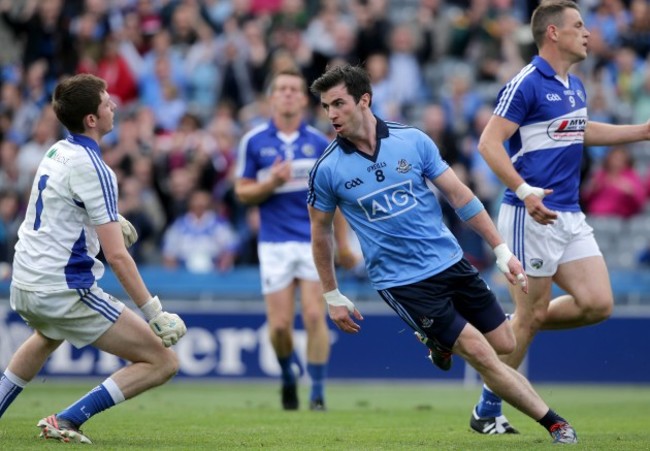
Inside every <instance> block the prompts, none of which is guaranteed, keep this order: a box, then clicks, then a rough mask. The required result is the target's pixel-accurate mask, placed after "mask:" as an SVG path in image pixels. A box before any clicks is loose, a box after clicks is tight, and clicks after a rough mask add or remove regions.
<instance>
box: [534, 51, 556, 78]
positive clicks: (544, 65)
mask: <svg viewBox="0 0 650 451" xmlns="http://www.w3.org/2000/svg"><path fill="white" fill-rule="evenodd" d="M531 64H532V65H533V66H535V67H536V68H537V70H538V71H540V72H541V73H542V75H544V76H545V77H548V78H553V77H555V75H557V74H556V73H555V70H553V68H552V67H551V65H550V64H549V63H548V61H546V60H545V59H544V58H542V57H541V56H539V55H536V56H535V57H534V58H533V61H532V62H531Z"/></svg>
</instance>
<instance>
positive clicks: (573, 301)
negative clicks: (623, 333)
mask: <svg viewBox="0 0 650 451" xmlns="http://www.w3.org/2000/svg"><path fill="white" fill-rule="evenodd" d="M553 280H554V281H555V283H557V284H558V286H559V287H560V288H562V289H563V290H564V291H566V292H567V293H569V294H567V295H563V296H559V297H558V298H556V299H553V301H551V304H550V305H549V309H548V314H547V316H546V321H545V322H544V324H543V326H542V328H543V329H551V330H555V329H571V328H575V327H582V326H588V325H591V324H596V323H599V322H601V321H604V320H606V319H607V318H609V316H610V315H611V313H612V309H613V305H614V295H613V294H612V288H611V283H610V280H609V273H608V271H607V266H606V265H605V260H604V259H603V257H602V256H591V257H587V258H581V259H579V260H573V261H569V262H566V263H562V264H560V265H559V267H558V270H557V272H556V274H555V277H554V278H553Z"/></svg>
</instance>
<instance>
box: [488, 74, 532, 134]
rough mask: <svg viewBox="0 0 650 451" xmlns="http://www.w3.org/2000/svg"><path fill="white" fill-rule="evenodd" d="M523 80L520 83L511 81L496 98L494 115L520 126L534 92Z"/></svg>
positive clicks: (529, 84)
mask: <svg viewBox="0 0 650 451" xmlns="http://www.w3.org/2000/svg"><path fill="white" fill-rule="evenodd" d="M527 81H528V80H527V79H524V81H523V82H521V83H515V80H512V81H511V82H510V83H508V84H506V85H505V86H504V87H503V88H502V89H501V91H500V92H499V95H498V97H497V99H498V100H497V106H496V107H495V108H494V115H495V116H501V117H503V118H505V119H508V120H509V121H511V122H514V123H515V124H521V123H522V122H523V121H524V119H525V117H526V114H527V112H528V104H529V103H530V102H531V101H533V100H534V97H535V92H534V90H533V89H532V86H531V83H527Z"/></svg>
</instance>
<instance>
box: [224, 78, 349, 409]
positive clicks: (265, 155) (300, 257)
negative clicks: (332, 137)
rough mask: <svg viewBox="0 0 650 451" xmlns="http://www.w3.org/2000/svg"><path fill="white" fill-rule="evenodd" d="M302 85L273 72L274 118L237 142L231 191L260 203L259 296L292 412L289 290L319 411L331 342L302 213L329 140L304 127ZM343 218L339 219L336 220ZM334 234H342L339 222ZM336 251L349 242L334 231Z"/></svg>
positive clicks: (294, 406)
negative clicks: (297, 299) (312, 173)
mask: <svg viewBox="0 0 650 451" xmlns="http://www.w3.org/2000/svg"><path fill="white" fill-rule="evenodd" d="M307 95H308V93H307V85H306V82H305V80H304V78H303V76H302V75H301V74H300V72H299V71H297V70H292V69H290V70H285V71H282V72H279V73H278V74H276V75H275V76H274V77H273V79H272V81H271V85H270V87H269V100H270V103H271V109H272V118H271V119H270V120H269V121H268V122H267V123H266V124H263V125H260V126H258V127H257V128H254V129H253V130H251V131H250V132H248V133H247V134H246V135H245V136H244V137H243V138H242V141H241V143H240V145H239V153H238V160H237V180H236V181H235V193H236V195H237V197H238V198H239V200H240V201H241V202H242V203H245V204H249V205H258V206H259V207H258V208H259V214H260V231H259V237H258V255H259V260H260V273H261V279H262V280H261V282H262V293H263V294H264V300H265V302H266V307H267V321H268V328H269V335H270V340H271V345H272V346H273V349H274V351H275V353H276V356H277V358H278V363H279V364H280V370H281V376H282V406H283V408H284V409H285V410H295V409H297V408H298V405H299V403H298V396H297V387H296V374H295V371H294V362H293V350H294V344H293V338H292V335H293V324H294V318H295V291H296V290H297V289H299V290H300V301H301V313H302V319H303V324H304V327H305V330H306V331H307V356H306V357H307V373H308V374H309V376H310V379H311V381H312V387H311V393H310V408H311V409H312V410H324V409H325V399H324V395H325V393H324V381H325V376H326V372H327V362H328V360H329V352H330V340H329V331H328V328H327V322H326V318H325V308H324V306H323V303H322V302H321V299H322V294H323V291H322V288H321V284H320V282H319V281H318V274H317V273H316V268H315V266H314V261H313V258H312V255H311V248H310V240H311V231H310V225H309V213H308V212H307V204H306V201H305V199H306V197H307V183H308V179H309V171H310V170H311V168H312V167H313V165H314V163H315V162H316V160H317V159H318V158H319V157H320V156H321V155H322V154H323V151H324V150H325V148H326V147H327V143H328V141H327V138H326V137H325V135H323V134H322V133H321V132H320V131H318V130H317V129H315V128H314V127H311V126H310V125H308V124H307V123H306V122H305V120H304V118H303V114H304V110H305V108H306V106H307V104H308V97H307ZM341 218H342V217H341ZM338 229H339V230H341V229H344V227H342V224H340V226H339V227H338ZM337 237H338V243H339V249H340V250H341V251H342V252H341V253H342V255H343V254H345V256H346V257H347V258H348V261H347V262H345V265H346V266H353V265H354V264H355V262H354V257H353V256H351V253H350V252H349V251H347V249H348V245H347V237H346V235H345V234H343V233H337Z"/></svg>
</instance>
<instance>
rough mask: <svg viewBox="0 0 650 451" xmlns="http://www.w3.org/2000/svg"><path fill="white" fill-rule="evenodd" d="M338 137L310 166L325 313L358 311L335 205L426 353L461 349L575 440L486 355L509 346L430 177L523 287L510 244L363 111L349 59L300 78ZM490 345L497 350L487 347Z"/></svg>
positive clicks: (422, 139)
mask: <svg viewBox="0 0 650 451" xmlns="http://www.w3.org/2000/svg"><path fill="white" fill-rule="evenodd" d="M311 90H312V92H314V93H315V94H318V95H320V100H321V105H322V106H323V108H324V109H325V111H326V112H327V115H328V118H329V119H330V121H331V123H332V125H333V126H334V129H335V130H336V133H337V137H336V139H335V140H334V141H333V142H332V143H331V144H330V145H329V147H328V148H327V150H326V151H325V153H324V155H323V156H322V157H321V158H320V159H319V160H318V162H317V163H316V165H315V166H314V168H313V169H312V172H311V175H310V184H309V197H308V198H307V203H308V204H309V214H310V219H311V225H312V226H311V230H312V252H313V254H314V260H315V262H316V267H317V269H318V274H319V276H320V279H321V282H322V283H323V289H324V291H325V294H324V298H325V300H326V303H327V304H328V309H329V315H330V318H331V319H332V321H334V323H335V324H336V325H337V326H338V327H339V328H340V329H341V330H342V331H344V332H348V333H357V332H359V331H360V329H361V327H360V326H359V324H358V323H357V322H355V319H356V320H362V319H363V317H362V316H361V313H360V312H359V311H358V310H357V309H356V307H355V306H354V304H353V303H352V302H351V301H350V300H349V299H348V298H347V297H346V296H344V295H343V294H342V293H341V292H340V291H339V290H338V285H337V280H336V274H335V272H334V264H333V244H332V243H333V238H332V235H333V232H332V222H333V219H334V213H335V209H336V208H337V207H338V208H339V209H340V210H341V212H342V213H343V215H344V216H345V218H346V219H347V220H348V222H349V224H350V226H351V227H352V229H353V230H354V231H355V232H356V233H357V236H358V237H359V241H360V243H361V249H362V252H363V256H364V259H365V262H366V265H367V268H368V275H369V277H370V281H371V283H372V285H373V287H375V288H376V289H377V290H378V292H379V295H380V296H381V297H382V299H383V300H384V301H385V302H386V303H387V304H388V305H389V306H390V307H391V308H392V309H393V310H395V312H396V313H397V314H398V315H399V316H400V318H402V319H403V320H404V321H405V322H406V323H407V324H408V325H409V326H410V327H411V328H412V329H413V330H414V331H415V333H416V335H417V337H418V338H419V339H420V341H422V342H423V343H424V344H425V345H427V346H428V347H429V349H430V358H431V360H432V362H433V363H434V364H435V365H436V366H438V367H439V368H441V369H443V370H448V369H449V368H450V367H451V358H452V354H458V355H460V356H461V357H462V358H464V359H465V360H466V361H467V362H468V363H469V364H470V365H471V366H472V367H474V368H475V369H476V370H477V371H478V373H479V374H480V375H481V376H482V377H483V380H484V381H485V383H486V384H487V385H488V386H489V387H490V388H491V389H492V390H494V392H495V393H499V394H500V395H501V396H502V397H503V398H504V399H506V400H507V401H508V402H510V403H511V404H512V405H513V406H514V407H516V408H517V409H519V410H521V411H522V412H523V413H525V414H526V415H528V416H530V417H531V418H533V419H535V420H537V421H539V422H540V424H541V425H542V426H544V427H545V428H546V429H547V430H548V431H549V433H550V434H551V435H552V436H553V439H554V441H555V442H556V443H575V442H576V441H577V439H576V436H575V431H574V430H573V428H572V427H571V426H570V425H569V423H567V422H566V420H564V419H563V418H562V417H560V416H559V415H558V414H556V413H555V412H553V411H552V410H551V409H549V407H548V406H547V405H546V404H545V403H544V401H543V400H542V399H541V398H540V397H539V395H538V394H537V393H536V392H535V390H534V389H533V388H532V386H531V385H530V383H529V382H528V380H527V379H526V378H525V377H523V376H522V375H521V374H519V373H518V372H517V371H515V370H514V369H512V368H510V367H508V366H507V365H506V364H504V363H503V362H502V361H501V360H499V358H498V356H497V351H498V352H499V353H509V352H512V351H513V350H514V348H515V340H514V334H513V332H512V329H511V327H510V324H509V322H508V321H506V318H505V314H504V312H503V310H502V309H501V306H500V305H499V303H498V302H497V300H496V297H495V296H494V294H493V293H492V291H491V290H490V289H489V287H488V286H487V284H486V283H485V281H484V280H483V279H482V278H481V277H480V275H479V273H478V271H477V270H476V268H474V267H473V266H472V265H470V264H469V263H468V262H467V260H466V259H465V258H463V254H462V250H461V248H460V247H459V245H458V242H457V241H456V239H455V238H454V236H453V235H452V234H451V233H450V232H449V230H447V228H446V226H445V225H444V223H443V221H442V213H441V211H440V205H439V203H438V200H437V198H436V196H435V194H434V193H433V191H432V190H431V189H430V186H429V183H432V184H433V185H435V187H436V188H438V189H439V190H440V192H441V193H442V194H443V195H445V197H446V198H447V200H448V201H449V203H450V205H451V206H452V207H453V208H455V209H456V213H457V214H458V216H459V217H460V219H461V220H463V221H466V222H467V223H468V224H469V225H470V226H471V227H472V228H473V229H474V230H475V231H476V232H477V233H479V234H480V235H481V236H482V237H483V238H484V239H485V240H486V241H487V243H488V244H489V245H490V246H491V247H492V248H493V249H494V251H495V254H496V256H497V266H498V268H499V269H500V270H501V271H502V272H503V273H504V274H505V276H506V278H507V279H508V281H509V282H510V283H511V284H513V285H517V284H519V285H520V288H521V289H522V291H523V292H524V293H525V292H526V291H527V286H526V283H527V280H526V276H525V274H523V268H522V266H521V263H520V262H519V261H518V260H517V258H516V257H514V255H513V254H512V253H511V252H510V250H509V249H508V246H507V245H506V244H505V243H504V242H503V240H502V239H501V236H500V235H499V233H498V232H497V229H496V227H495V226H494V224H493V223H492V220H491V219H490V216H489V215H488V213H487V212H486V211H485V208H483V205H482V204H481V202H480V201H479V200H478V198H477V197H476V196H474V194H473V193H472V191H471V190H470V189H469V188H468V187H467V186H466V185H464V184H463V183H462V182H461V181H460V180H459V179H458V178H457V177H456V175H455V173H454V171H453V170H452V169H450V168H449V167H448V165H447V163H445V162H444V161H443V160H442V158H441V157H440V153H439V151H438V148H437V147H436V145H435V144H434V143H433V142H432V141H431V140H430V139H429V138H428V137H427V136H426V135H425V134H424V133H423V132H421V131H420V130H417V129H415V128H412V127H408V126H405V125H401V124H396V123H393V122H384V121H382V120H381V119H379V118H377V117H376V116H374V115H373V114H372V111H371V109H370V106H371V104H372V88H371V85H370V80H369V77H368V74H367V73H366V72H365V71H364V70H363V69H361V68H359V67H353V66H349V65H345V66H337V67H333V68H331V69H329V70H328V71H327V72H326V73H325V74H323V75H322V76H321V77H320V78H318V79H317V80H316V81H314V83H313V84H312V86H311ZM495 350H496V351H495Z"/></svg>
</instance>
